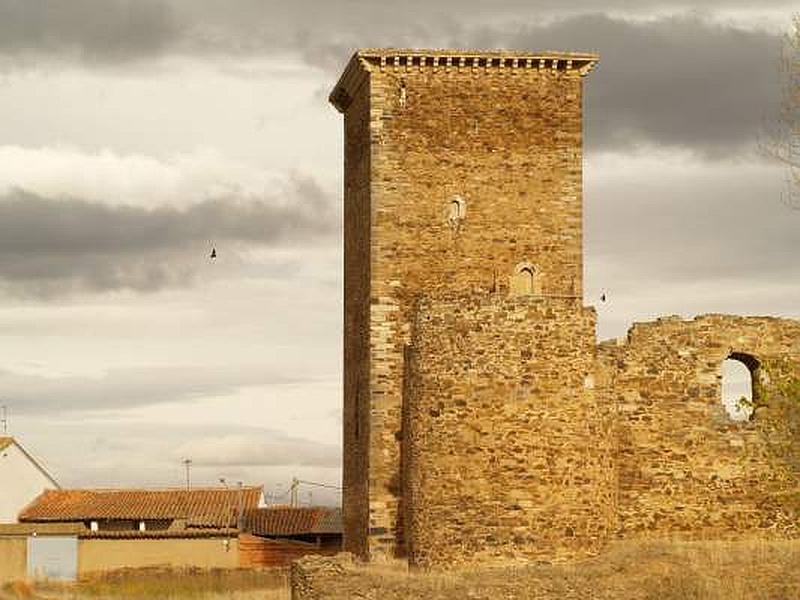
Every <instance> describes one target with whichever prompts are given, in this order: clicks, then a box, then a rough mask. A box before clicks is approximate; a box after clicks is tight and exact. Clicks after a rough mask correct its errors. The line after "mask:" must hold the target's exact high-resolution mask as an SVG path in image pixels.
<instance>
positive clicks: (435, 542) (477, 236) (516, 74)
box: [330, 49, 800, 566]
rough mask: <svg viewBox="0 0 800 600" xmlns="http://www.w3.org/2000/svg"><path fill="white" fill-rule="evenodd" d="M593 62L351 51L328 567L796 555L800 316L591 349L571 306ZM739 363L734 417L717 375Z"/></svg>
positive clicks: (706, 321) (654, 329) (732, 320)
mask: <svg viewBox="0 0 800 600" xmlns="http://www.w3.org/2000/svg"><path fill="white" fill-rule="evenodd" d="M597 60H598V57H597V56H596V55H592V54H573V53H552V52H548V53H526V52H502V51H492V52H478V51H450V50H446V51H442V50H435V51H430V50H393V49H385V50H361V51H359V52H357V53H356V54H355V55H354V56H353V58H352V59H351V61H350V62H349V64H348V65H347V68H346V69H345V71H344V74H343V75H342V77H341V79H340V80H339V82H338V84H337V85H336V87H335V89H334V90H333V92H332V94H331V97H330V99H331V102H332V103H333V104H334V106H335V107H336V108H337V109H338V110H339V111H340V112H342V113H343V114H344V135H345V148H344V150H345V152H344V154H345V180H344V181H345V183H344V188H345V189H344V227H345V230H344V239H345V242H344V243H345V259H344V269H345V284H344V285H345V319H344V506H343V508H344V519H345V549H346V550H349V551H351V552H354V553H355V554H357V555H359V556H361V557H364V558H376V557H380V556H397V557H404V556H407V557H408V558H409V560H410V562H411V563H412V564H414V565H419V566H447V565H452V564H456V563H459V564H465V563H467V564H468V563H482V564H483V563H491V562H493V561H506V560H509V559H523V560H526V559H544V560H554V559H560V558H573V557H579V556H583V555H587V554H592V553H596V552H597V551H598V550H599V549H600V548H601V547H602V546H603V545H604V544H605V543H606V542H608V541H609V540H611V539H614V538H620V537H635V536H643V537H648V536H663V535H671V536H680V537H688V538H697V537H700V538H714V539H723V538H732V537H733V538H735V537H737V536H744V535H758V536H765V537H797V536H798V528H797V517H798V510H799V509H800V493H798V476H800V450H798V449H796V448H795V441H796V440H797V435H798V433H800V417H796V416H795V411H796V410H797V406H800V383H798V382H800V322H798V321H792V320H787V319H777V318H762V317H750V318H747V317H733V316H723V315H707V316H703V317H699V318H697V319H694V320H692V321H685V320H681V319H679V318H677V317H668V318H665V319H659V320H658V321H656V322H653V323H645V324H636V325H634V326H633V327H632V328H631V330H630V332H629V334H628V336H627V338H625V339H621V340H615V341H612V342H604V343H601V344H598V343H597V341H596V335H595V322H596V315H595V312H594V310H593V309H592V308H590V307H585V306H583V291H582V290H583V286H582V280H583V247H582V238H583V231H582V215H583V207H582V204H583V201H582V90H583V80H584V77H586V76H587V75H588V74H589V73H590V71H591V70H592V68H593V67H594V65H595V64H596V63H597ZM729 357H733V358H736V359H738V360H741V361H742V362H744V363H745V364H746V365H747V367H748V369H750V371H751V373H752V376H753V382H754V391H755V394H756V398H755V399H756V404H757V409H756V412H755V414H754V416H753V417H752V418H751V419H749V420H745V421H732V420H731V419H730V418H729V417H728V415H727V414H726V413H725V410H724V407H723V406H722V403H721V365H722V362H723V360H725V359H726V358H729Z"/></svg>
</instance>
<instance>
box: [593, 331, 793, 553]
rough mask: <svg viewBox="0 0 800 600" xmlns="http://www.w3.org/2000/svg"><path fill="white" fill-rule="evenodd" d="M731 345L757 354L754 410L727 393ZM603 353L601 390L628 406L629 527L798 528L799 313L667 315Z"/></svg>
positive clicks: (698, 530)
mask: <svg viewBox="0 0 800 600" xmlns="http://www.w3.org/2000/svg"><path fill="white" fill-rule="evenodd" d="M731 354H734V355H739V356H743V357H745V359H747V357H751V358H753V359H755V360H756V361H757V365H758V366H757V367H755V368H754V371H753V373H754V376H755V388H756V390H755V391H756V396H757V398H756V401H757V402H758V403H761V404H763V406H761V407H759V408H757V409H756V412H755V415H754V416H753V418H752V420H750V421H744V422H737V421H733V420H731V418H730V417H729V416H728V415H727V414H726V412H725V410H724V407H723V404H722V400H721V369H722V363H723V361H724V360H725V359H726V358H728V357H729V356H731ZM598 358H599V373H598V384H599V387H600V388H601V390H600V393H601V395H602V396H603V397H604V398H605V399H606V401H607V402H608V403H609V405H610V406H613V407H614V408H615V409H616V410H617V411H618V417H617V432H616V436H617V439H618V456H617V464H618V471H619V530H618V532H617V534H618V535H619V536H621V537H661V536H664V535H667V534H668V535H672V536H674V535H678V536H682V537H687V538H705V539H724V538H731V537H741V536H751V535H759V536H765V537H770V536H778V537H796V536H797V535H798V528H797V524H796V523H797V519H798V516H800V513H799V512H798V506H799V504H798V492H797V485H798V482H799V481H800V479H798V475H800V450H798V449H797V439H798V434H800V416H798V407H800V384H798V382H800V322H798V321H790V320H784V319H775V318H746V317H731V316H723V315H708V316H703V317H698V318H696V319H695V320H693V321H683V320H681V319H679V318H677V317H675V318H665V319H660V320H658V321H656V322H653V323H644V324H636V325H634V326H633V327H632V328H631V330H630V332H629V334H628V336H627V338H626V339H623V340H622V341H621V342H620V343H619V344H614V343H610V344H609V343H604V344H602V345H601V346H600V348H599V351H598ZM752 364H753V365H756V363H752Z"/></svg>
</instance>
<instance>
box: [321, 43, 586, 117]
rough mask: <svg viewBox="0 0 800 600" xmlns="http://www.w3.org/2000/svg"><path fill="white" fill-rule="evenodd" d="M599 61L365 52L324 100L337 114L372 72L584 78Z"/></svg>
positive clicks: (558, 55) (511, 53) (516, 54)
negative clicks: (529, 72)
mask: <svg viewBox="0 0 800 600" xmlns="http://www.w3.org/2000/svg"><path fill="white" fill-rule="evenodd" d="M599 61H600V55H598V54H583V53H573V52H551V51H545V52H525V51H520V50H410V49H402V48H382V49H380V48H378V49H376V48H366V49H361V50H358V51H356V53H355V54H353V56H352V58H351V59H350V61H349V62H348V63H347V66H346V67H345V70H344V73H342V76H341V77H340V78H339V81H338V82H337V83H336V86H335V87H334V88H333V91H332V92H331V94H330V96H329V97H328V99H329V100H330V102H331V104H333V105H334V106H335V107H336V109H337V110H338V111H339V112H342V113H343V112H344V111H345V110H347V107H348V106H349V104H350V102H351V99H352V98H353V96H354V94H355V92H356V90H357V89H358V88H359V86H360V85H361V83H362V79H363V78H364V77H365V76H366V74H367V73H368V72H369V71H371V70H373V69H379V70H381V71H383V70H386V69H391V70H394V71H401V70H402V71H411V70H412V69H415V70H419V71H423V70H428V69H429V70H432V71H433V72H437V71H439V70H442V71H444V72H447V71H449V70H451V69H458V70H463V69H470V70H473V71H476V72H478V71H479V70H480V69H483V70H495V69H497V70H502V69H507V70H508V71H509V72H513V70H516V69H538V70H540V71H553V72H556V71H561V72H565V71H566V72H575V73H577V74H579V75H580V76H582V77H583V76H586V75H588V74H589V73H590V72H591V70H592V69H593V68H594V67H595V65H596V64H597V63H598V62H599Z"/></svg>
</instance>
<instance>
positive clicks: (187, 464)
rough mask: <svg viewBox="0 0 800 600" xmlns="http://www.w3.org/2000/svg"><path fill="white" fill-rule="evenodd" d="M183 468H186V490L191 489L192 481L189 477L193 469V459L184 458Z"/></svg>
mask: <svg viewBox="0 0 800 600" xmlns="http://www.w3.org/2000/svg"><path fill="white" fill-rule="evenodd" d="M183 466H184V467H186V489H187V490H188V489H190V488H191V487H192V485H191V484H192V480H191V478H190V476H189V471H190V469H191V467H192V459H191V458H184V459H183Z"/></svg>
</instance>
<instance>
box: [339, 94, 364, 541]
mask: <svg viewBox="0 0 800 600" xmlns="http://www.w3.org/2000/svg"><path fill="white" fill-rule="evenodd" d="M365 83H366V82H365ZM370 155H371V154H370V98H369V95H368V94H366V93H364V94H359V95H358V96H356V98H355V99H354V101H353V102H352V104H350V106H349V108H348V110H347V112H346V113H345V118H344V160H345V169H344V170H345V182H344V184H345V190H344V196H345V202H344V407H343V415H344V418H343V425H344V432H343V434H344V435H343V437H344V439H345V452H344V461H343V472H342V480H343V483H344V486H343V487H344V494H343V502H342V510H343V515H342V516H343V521H344V547H345V549H346V550H348V551H350V552H353V553H355V554H357V555H359V556H364V555H366V553H367V551H368V548H367V539H366V535H367V528H368V522H369V440H370V430H369V427H370V418H369V415H370V411H369V403H370V391H369V381H370V370H369V367H370V360H369V353H370V333H369V306H370V231H371V228H370V221H371V214H370V198H369V188H370Z"/></svg>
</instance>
